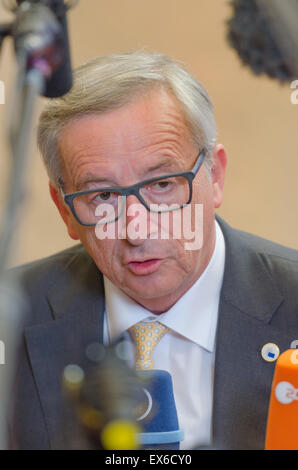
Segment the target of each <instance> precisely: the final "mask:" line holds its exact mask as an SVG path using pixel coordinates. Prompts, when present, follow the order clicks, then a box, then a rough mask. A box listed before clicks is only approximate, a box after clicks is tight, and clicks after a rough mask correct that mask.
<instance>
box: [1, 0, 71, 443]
mask: <svg viewBox="0 0 298 470" xmlns="http://www.w3.org/2000/svg"><path fill="white" fill-rule="evenodd" d="M25 4H26V5H25ZM30 8H32V10H33V9H37V8H38V9H43V13H45V14H46V15H47V16H46V17H45V21H48V22H49V23H48V24H49V28H48V30H47V31H45V32H44V35H41V32H40V23H38V20H36V18H35V21H36V22H35V23H34V21H33V20H32V24H31V23H30V27H31V26H32V29H30V27H29V29H28V24H27V23H26V21H23V17H22V16H21V18H20V17H19V15H18V13H21V14H23V13H24V12H25V14H26V12H27V11H28V10H29V9H30ZM45 9H46V7H45V6H44V5H42V4H40V5H39V4H38V5H37V4H35V5H34V4H31V3H30V2H24V4H22V5H20V6H19V7H18V8H17V9H16V10H17V14H16V19H15V21H13V22H12V23H10V24H8V23H5V24H2V25H0V49H1V46H2V42H3V39H4V38H5V37H6V36H8V35H12V36H13V39H14V42H15V49H16V58H17V75H16V78H15V83H14V86H13V92H12V104H11V106H10V110H9V119H8V126H7V129H6V134H7V139H8V143H9V149H10V154H11V169H10V175H9V181H8V186H7V188H8V190H7V197H6V205H5V208H4V214H3V217H2V220H1V229H0V351H1V354H0V397H1V400H0V449H1V450H2V449H7V447H8V445H9V436H8V432H7V421H8V418H9V413H10V412H11V406H12V400H11V397H12V396H13V382H14V375H15V369H16V362H17V353H18V348H19V345H20V342H21V330H22V326H23V325H24V322H25V318H26V313H27V311H28V306H27V299H26V296H25V294H24V292H23V290H22V288H21V286H20V280H19V279H18V276H17V275H16V273H15V272H14V270H12V272H10V273H9V274H7V265H8V261H9V259H10V257H11V255H12V254H13V249H14V246H15V242H16V232H17V230H18V224H19V222H20V220H21V207H22V205H23V204H24V200H25V198H26V196H27V192H28V183H27V177H26V170H27V167H28V161H29V156H30V145H29V144H30V136H31V129H32V124H33V114H34V108H35V103H36V100H37V98H38V95H41V94H42V92H43V90H44V88H45V86H46V79H47V78H49V77H51V75H52V73H53V71H54V70H55V69H56V67H57V66H58V65H59V63H57V54H56V55H55V52H56V51H55V48H56V44H55V40H56V36H55V35H56V33H57V31H58V32H59V25H58V22H57V21H56V19H55V17H54V15H52V13H51V12H50V11H49V10H48V9H46V10H47V11H45ZM35 11H36V10H35ZM27 18H28V17H27ZM23 25H25V26H24V28H23ZM34 27H36V30H35V29H34ZM26 28H27V29H26ZM36 38H38V41H37V42H36ZM49 44H50V47H51V50H50V52H49V54H48V55H49V57H47V54H45V53H44V51H46V52H47V51H48V47H49ZM53 51H54V52H53ZM53 56H54V58H53ZM51 59H52V62H51ZM61 60H63V57H62V56H61Z"/></svg>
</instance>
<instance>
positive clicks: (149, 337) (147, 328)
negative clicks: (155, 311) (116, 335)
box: [128, 321, 168, 369]
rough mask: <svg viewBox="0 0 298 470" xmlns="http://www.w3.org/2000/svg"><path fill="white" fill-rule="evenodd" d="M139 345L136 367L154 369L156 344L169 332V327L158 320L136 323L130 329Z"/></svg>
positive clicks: (137, 345)
mask: <svg viewBox="0 0 298 470" xmlns="http://www.w3.org/2000/svg"><path fill="white" fill-rule="evenodd" d="M128 331H129V332H130V333H131V336H132V338H133V340H134V342H135V344H136V347H137V358H136V369H153V367H154V364H153V359H152V354H153V351H154V348H155V346H156V345H157V344H158V343H159V341H160V340H161V338H162V337H163V336H164V335H165V334H166V333H167V331H168V327H167V326H165V325H162V324H161V323H159V322H158V321H153V322H144V321H141V322H139V323H136V324H135V325H133V326H132V327H131V328H129V330H128Z"/></svg>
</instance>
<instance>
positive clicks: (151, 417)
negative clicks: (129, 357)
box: [136, 369, 184, 449]
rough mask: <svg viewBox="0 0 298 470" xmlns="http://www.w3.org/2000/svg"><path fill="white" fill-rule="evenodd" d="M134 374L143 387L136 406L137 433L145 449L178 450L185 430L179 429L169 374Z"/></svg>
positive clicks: (155, 372)
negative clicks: (140, 397) (138, 431)
mask: <svg viewBox="0 0 298 470" xmlns="http://www.w3.org/2000/svg"><path fill="white" fill-rule="evenodd" d="M137 375H138V376H139V378H140V379H141V381H142V382H143V383H144V384H145V385H144V388H143V392H144V393H143V397H142V399H141V400H140V403H139V406H138V407H137V416H136V419H137V423H138V424H139V425H140V427H141V428H142V431H143V432H142V433H139V434H138V440H139V443H140V445H141V446H142V447H143V448H145V449H179V447H180V442H181V441H182V440H183V439H184V431H183V430H182V429H180V428H179V423H178V416H177V410H176V404H175V399H174V392H173V383H172V377H171V375H170V374H169V373H168V372H167V371H165V370H156V369H152V370H142V371H138V372H137Z"/></svg>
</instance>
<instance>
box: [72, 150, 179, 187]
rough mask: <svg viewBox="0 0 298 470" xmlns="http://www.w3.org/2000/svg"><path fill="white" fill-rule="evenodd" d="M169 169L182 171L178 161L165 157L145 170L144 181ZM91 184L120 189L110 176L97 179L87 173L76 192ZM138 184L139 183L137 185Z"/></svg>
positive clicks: (77, 185)
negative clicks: (160, 170) (156, 172)
mask: <svg viewBox="0 0 298 470" xmlns="http://www.w3.org/2000/svg"><path fill="white" fill-rule="evenodd" d="M164 167H168V168H169V171H171V168H173V172H174V168H176V171H175V172H178V171H180V168H177V160H176V159H173V158H172V157H164V159H163V160H161V161H159V162H157V163H156V164H155V165H152V166H150V167H149V168H145V169H144V171H143V173H142V176H143V177H142V179H140V181H142V180H143V179H145V176H146V175H148V173H153V172H154V171H157V170H159V169H160V168H164ZM161 176H163V175H161ZM91 183H105V186H106V187H113V186H115V187H119V184H117V183H115V182H114V181H113V179H112V178H111V177H109V176H106V177H97V176H95V175H93V174H92V173H86V175H85V177H84V178H83V179H82V180H81V181H80V182H78V183H77V184H76V191H81V190H83V189H84V188H85V187H86V186H87V185H88V184H91ZM136 184H137V183H136Z"/></svg>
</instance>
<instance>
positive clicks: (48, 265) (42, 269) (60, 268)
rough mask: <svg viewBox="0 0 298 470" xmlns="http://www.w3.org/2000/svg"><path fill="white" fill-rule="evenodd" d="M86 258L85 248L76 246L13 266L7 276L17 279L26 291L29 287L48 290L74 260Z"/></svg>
mask: <svg viewBox="0 0 298 470" xmlns="http://www.w3.org/2000/svg"><path fill="white" fill-rule="evenodd" d="M88 257H89V255H88V254H87V252H86V250H85V248H84V247H83V246H82V245H81V244H78V245H75V246H72V247H70V248H67V249H65V250H63V251H60V252H58V253H55V254H53V255H50V256H47V257H45V258H41V259H38V260H35V261H32V262H30V263H26V264H23V265H20V266H15V267H13V268H11V269H9V270H8V271H7V274H8V276H12V277H16V278H18V279H19V280H20V282H21V284H22V286H23V287H24V288H25V289H26V290H27V289H28V290H30V288H31V287H32V288H34V289H35V290H36V289H37V288H38V289H41V290H42V286H43V285H45V286H46V288H48V287H49V286H50V285H51V283H53V282H55V281H56V280H57V277H58V276H59V275H60V274H61V273H62V272H64V271H67V269H68V267H69V266H70V265H71V264H72V263H73V262H74V260H76V259H80V260H82V258H88Z"/></svg>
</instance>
